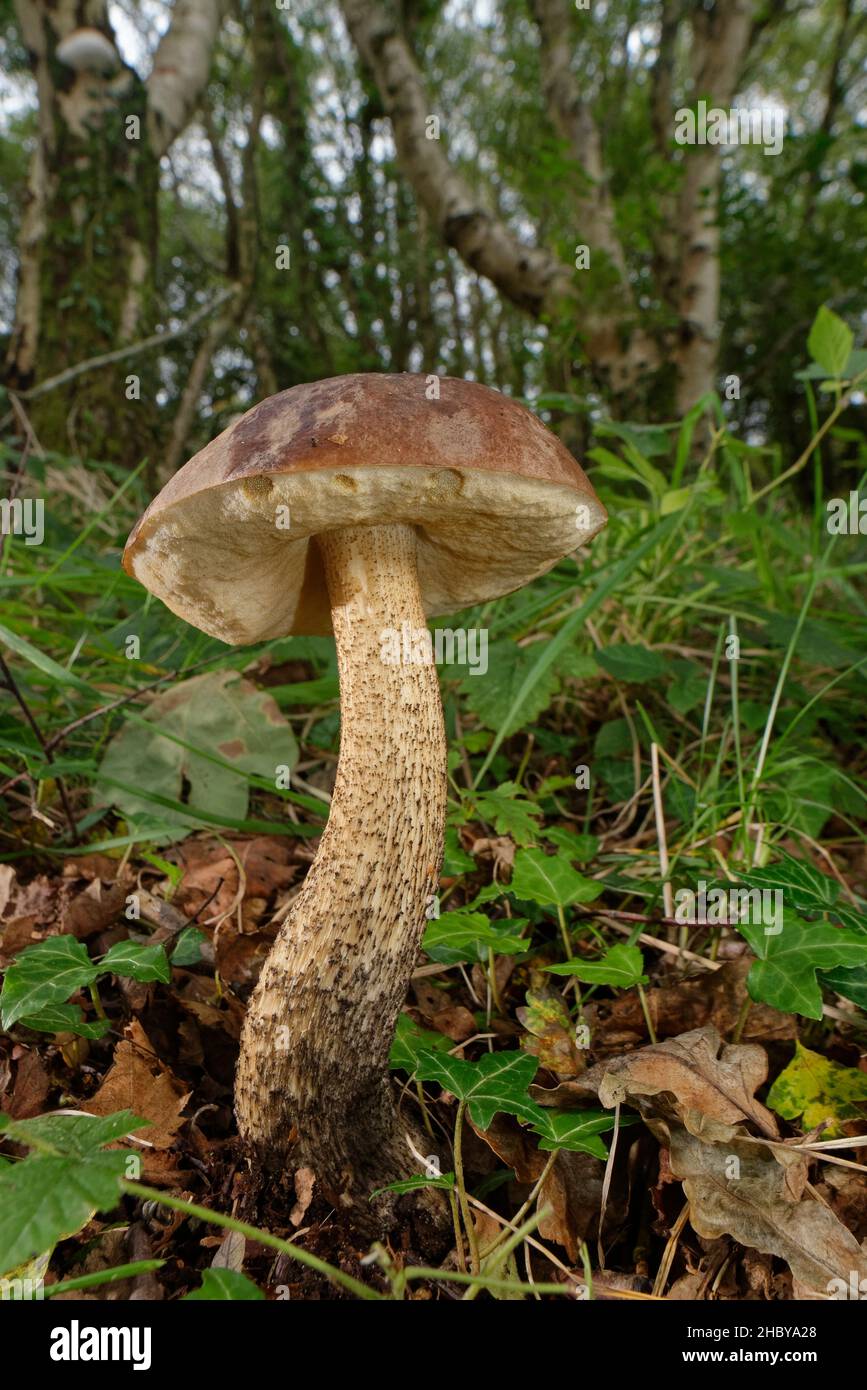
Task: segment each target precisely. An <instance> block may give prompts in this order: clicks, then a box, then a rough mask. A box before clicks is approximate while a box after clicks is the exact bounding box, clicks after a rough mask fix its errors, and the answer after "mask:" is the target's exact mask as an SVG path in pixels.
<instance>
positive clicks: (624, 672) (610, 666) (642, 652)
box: [596, 642, 668, 681]
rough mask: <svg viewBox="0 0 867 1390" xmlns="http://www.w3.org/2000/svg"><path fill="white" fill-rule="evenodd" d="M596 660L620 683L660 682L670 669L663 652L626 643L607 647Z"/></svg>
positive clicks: (597, 655)
mask: <svg viewBox="0 0 867 1390" xmlns="http://www.w3.org/2000/svg"><path fill="white" fill-rule="evenodd" d="M596 660H597V661H598V662H599V665H600V666H601V667H602V668H603V670H605V671H607V672H608V674H609V676H614V678H615V679H616V680H620V681H652V680H658V679H659V677H660V676H664V675H665V673H666V670H667V669H668V668H667V665H666V660H665V657H664V656H663V655H662V653H661V652H655V651H652V650H651V649H650V647H642V646H638V645H630V644H628V643H625V642H624V643H622V644H621V645H619V646H614V647H605V648H604V649H603V650H602V651H600V652H597V653H596Z"/></svg>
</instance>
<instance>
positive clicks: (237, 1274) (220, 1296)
mask: <svg viewBox="0 0 867 1390" xmlns="http://www.w3.org/2000/svg"><path fill="white" fill-rule="evenodd" d="M264 1299H265V1295H264V1294H263V1292H262V1290H261V1289H260V1288H259V1286H258V1284H254V1283H253V1280H252V1279H248V1278H247V1276H246V1274H242V1273H241V1271H240V1270H237V1269H214V1268H213V1267H212V1268H211V1269H206V1270H203V1271H202V1282H201V1284H200V1285H199V1287H198V1288H197V1289H193V1291H192V1293H188V1294H185V1295H184V1297H183V1298H182V1299H181V1302H182V1303H196V1302H221V1303H228V1302H233V1303H237V1302H246V1303H256V1302H259V1303H261V1302H263V1301H264Z"/></svg>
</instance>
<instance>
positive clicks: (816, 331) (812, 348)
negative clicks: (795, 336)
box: [807, 304, 854, 377]
mask: <svg viewBox="0 0 867 1390" xmlns="http://www.w3.org/2000/svg"><path fill="white" fill-rule="evenodd" d="M853 342H854V337H853V334H852V330H851V328H850V327H849V325H848V324H847V323H844V322H843V320H842V319H841V318H840V316H839V315H838V314H835V313H834V311H833V310H832V309H828V308H827V307H826V305H824V304H823V305H822V306H821V308H820V309H819V312H818V313H817V314H816V317H815V319H814V320H813V326H812V328H811V329H810V336H809V337H808V339H807V347H808V349H809V352H810V356H811V357H812V359H813V361H814V362H818V363H819V366H820V367H824V369H825V371H826V372H827V373H828V375H829V376H833V377H840V376H842V375H843V371H844V369H845V367H846V363H847V362H848V361H849V354H850V353H851V351H852V344H853Z"/></svg>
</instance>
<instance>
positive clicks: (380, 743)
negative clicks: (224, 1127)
mask: <svg viewBox="0 0 867 1390" xmlns="http://www.w3.org/2000/svg"><path fill="white" fill-rule="evenodd" d="M317 543H318V545H319V549H320V551H321V554H322V559H323V562H324V568H325V573H326V578H327V582H328V591H329V597H330V601H331V607H332V619H333V624H334V634H335V640H336V644H337V660H338V668H339V674H340V698H341V735H340V760H339V763H338V768H337V778H336V782H335V786H334V795H333V799H332V803H331V814H330V817H329V821H328V825H327V827H326V829H325V832H324V834H323V836H322V839H321V842H320V845H319V851H318V853H317V855H316V859H315V860H314V863H313V865H312V867H311V869H310V871H309V873H308V875H307V878H306V879H305V881H304V884H303V886H302V888H301V890H300V892H299V893H298V896H297V897H296V899H295V902H294V904H293V908H292V912H291V914H290V916H289V917H288V918H287V920H286V922H285V924H284V925H283V927H282V930H281V932H280V935H279V936H278V938H277V940H276V942H275V944H274V946H273V948H272V950H271V953H270V955H269V957H268V959H267V961H266V962H265V965H264V967H263V970H262V975H261V978H260V981H259V984H258V986H257V988H256V991H255V993H254V995H253V998H252V1000H251V1003H250V1007H249V1010H248V1014H247V1020H246V1023H245V1026H244V1032H243V1036H242V1040H241V1057H240V1062H239V1067H238V1076H237V1085H236V1104H237V1111H238V1119H239V1123H240V1127H241V1132H242V1134H243V1135H244V1136H245V1138H246V1139H247V1140H248V1141H249V1143H250V1144H251V1145H252V1146H253V1147H254V1148H255V1150H256V1151H257V1152H258V1154H259V1156H260V1157H261V1158H262V1159H263V1160H264V1161H265V1163H266V1164H267V1165H268V1166H270V1167H275V1166H279V1165H280V1164H282V1163H283V1162H284V1161H288V1162H290V1163H291V1164H292V1166H293V1167H294V1166H296V1164H299V1163H304V1164H307V1165H309V1166H310V1167H312V1168H313V1169H314V1171H315V1173H316V1175H317V1179H318V1181H319V1183H320V1186H321V1188H322V1190H324V1191H325V1192H326V1193H327V1194H328V1196H329V1198H330V1200H332V1201H334V1202H335V1203H338V1204H340V1205H341V1206H342V1207H343V1208H344V1209H346V1208H351V1209H352V1210H353V1214H354V1215H355V1216H356V1217H358V1218H360V1219H361V1220H362V1221H363V1220H364V1219H365V1213H366V1212H367V1211H368V1203H367V1198H368V1195H369V1193H370V1191H371V1190H372V1189H373V1188H374V1187H379V1186H382V1185H383V1183H387V1182H390V1181H394V1180H395V1179H396V1178H400V1177H407V1176H408V1175H410V1174H412V1173H414V1172H419V1171H421V1170H422V1164H421V1163H420V1162H419V1161H418V1159H417V1158H415V1157H414V1156H413V1153H412V1149H411V1147H410V1143H409V1140H410V1139H412V1140H413V1143H414V1144H415V1146H416V1147H418V1146H419V1144H423V1145H424V1147H423V1148H422V1149H421V1152H422V1153H423V1154H426V1153H427V1152H428V1150H429V1148H430V1139H429V1138H428V1139H426V1140H424V1139H419V1138H418V1135H417V1134H416V1132H415V1130H414V1127H413V1125H412V1123H411V1121H410V1120H409V1119H408V1118H406V1117H405V1116H404V1115H403V1114H402V1113H401V1114H399V1113H398V1111H397V1109H396V1106H395V1100H394V1093H393V1089H392V1083H391V1080H390V1077H389V1071H388V1053H389V1049H390V1046H391V1042H392V1038H393V1036H394V1029H395V1024H396V1020H397V1016H398V1014H399V1012H400V1008H401V1005H402V1004H403V1002H404V998H405V996H406V991H407V986H408V983H409V979H410V976H411V973H412V969H413V966H414V964H415V962H416V958H417V952H418V946H419V942H420V940H421V936H422V933H423V931H424V927H425V922H426V917H425V908H426V904H427V902H428V900H429V898H430V895H431V894H432V893H435V892H436V891H437V885H438V881H439V871H440V864H441V859H442V845H443V832H444V821H445V803H446V741H445V730H444V727H443V715H442V704H441V700H440V693H439V683H438V679H437V672H436V668H435V666H434V665H433V664H424V663H409V664H407V663H402V664H389V663H388V662H387V661H384V660H383V641H384V632H385V630H386V629H392V630H394V631H396V632H398V633H400V632H402V631H404V628H403V625H404V624H408V625H409V627H410V628H411V629H413V630H415V631H419V630H423V629H425V627H426V620H425V616H424V611H423V609H422V603H421V597H420V593H419V585H418V576H417V569H416V537H415V532H414V531H413V529H412V528H411V527H408V526H402V525H391V526H373V527H355V528H350V529H345V530H341V531H335V532H329V533H325V534H324V535H321V536H319V537H318V542H317Z"/></svg>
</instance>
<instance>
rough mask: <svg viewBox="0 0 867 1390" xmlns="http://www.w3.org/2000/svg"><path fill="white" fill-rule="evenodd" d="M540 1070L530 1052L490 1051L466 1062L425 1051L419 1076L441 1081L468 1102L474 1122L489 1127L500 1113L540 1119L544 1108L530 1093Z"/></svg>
mask: <svg viewBox="0 0 867 1390" xmlns="http://www.w3.org/2000/svg"><path fill="white" fill-rule="evenodd" d="M537 1070H538V1063H537V1061H536V1059H535V1057H528V1056H527V1054H526V1052H486V1053H484V1054H483V1056H482V1057H480V1058H479V1060H478V1062H465V1061H463V1060H462V1058H460V1057H450V1056H448V1055H447V1054H443V1053H436V1052H425V1051H422V1052H419V1054H418V1060H417V1066H416V1075H417V1076H418V1078H419V1080H420V1081H438V1082H439V1084H440V1085H441V1086H444V1087H445V1089H446V1090H447V1091H450V1092H451V1094H452V1095H453V1096H457V1098H458V1100H462V1101H465V1102H466V1105H467V1108H468V1110H469V1112H470V1116H471V1117H472V1121H473V1124H475V1125H477V1126H478V1128H479V1129H487V1128H488V1126H489V1125H490V1123H491V1121H492V1120H493V1118H494V1116H495V1115H499V1114H507V1115H517V1116H518V1118H519V1119H536V1118H537V1113H538V1112H541V1109H542V1107H541V1106H540V1105H536V1103H535V1102H534V1101H532V1100H530V1097H529V1096H528V1095H527V1087H528V1086H529V1085H530V1082H531V1081H532V1080H533V1078H534V1076H535V1075H536V1072H537Z"/></svg>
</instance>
